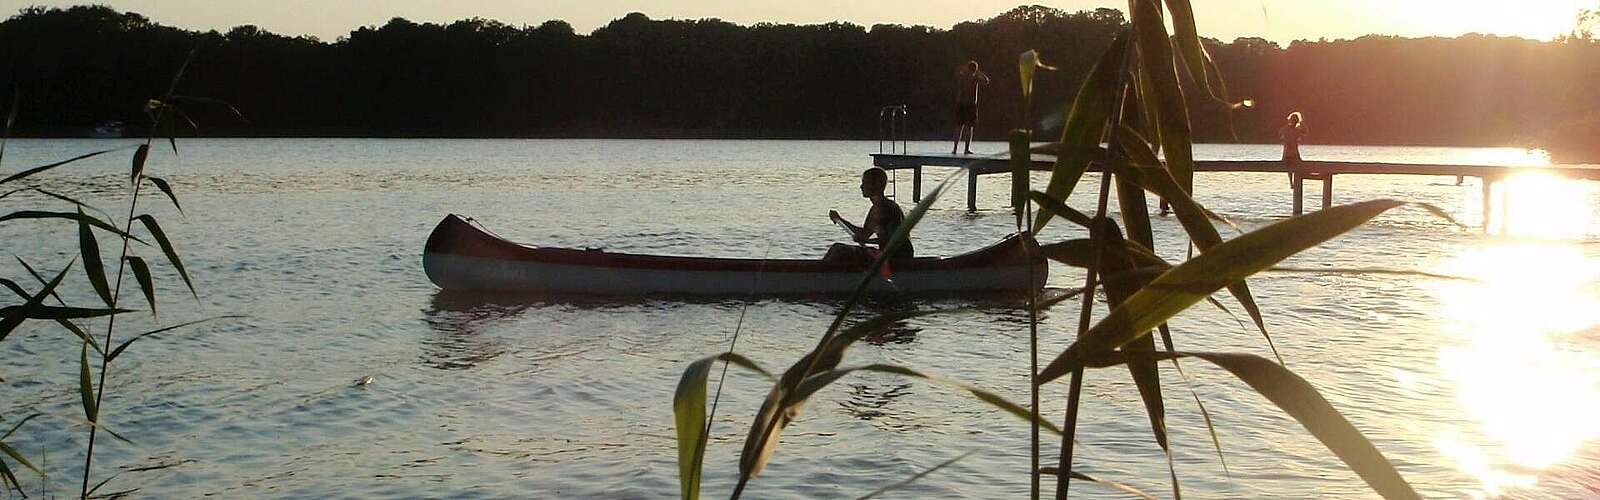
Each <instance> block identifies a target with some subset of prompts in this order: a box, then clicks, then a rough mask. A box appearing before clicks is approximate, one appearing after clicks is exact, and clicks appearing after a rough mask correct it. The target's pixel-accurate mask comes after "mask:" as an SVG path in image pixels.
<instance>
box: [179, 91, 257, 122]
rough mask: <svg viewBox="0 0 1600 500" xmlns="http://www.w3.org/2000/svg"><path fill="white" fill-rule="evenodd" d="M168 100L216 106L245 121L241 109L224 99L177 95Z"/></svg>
mask: <svg viewBox="0 0 1600 500" xmlns="http://www.w3.org/2000/svg"><path fill="white" fill-rule="evenodd" d="M168 100H169V101H172V102H175V103H190V104H206V105H211V106H216V107H219V108H223V109H226V110H228V112H230V113H233V116H236V117H238V118H239V119H241V120H243V119H244V113H240V112H239V108H236V107H233V104H229V103H228V101H224V100H222V99H215V98H211V97H196V96H189V95H175V96H171V97H169V98H168Z"/></svg>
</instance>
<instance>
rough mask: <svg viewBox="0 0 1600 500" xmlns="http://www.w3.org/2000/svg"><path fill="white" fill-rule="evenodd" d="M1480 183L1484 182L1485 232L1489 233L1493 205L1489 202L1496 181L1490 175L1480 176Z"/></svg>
mask: <svg viewBox="0 0 1600 500" xmlns="http://www.w3.org/2000/svg"><path fill="white" fill-rule="evenodd" d="M1478 183H1479V184H1483V234H1489V209H1490V207H1491V206H1492V205H1491V204H1490V203H1489V201H1490V200H1491V198H1490V197H1489V196H1490V194H1491V193H1493V191H1494V189H1493V186H1494V181H1493V180H1491V179H1490V178H1488V177H1479V178H1478Z"/></svg>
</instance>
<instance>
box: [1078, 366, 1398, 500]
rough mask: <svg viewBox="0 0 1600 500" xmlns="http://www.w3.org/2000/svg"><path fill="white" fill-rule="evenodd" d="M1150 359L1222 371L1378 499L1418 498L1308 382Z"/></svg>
mask: <svg viewBox="0 0 1600 500" xmlns="http://www.w3.org/2000/svg"><path fill="white" fill-rule="evenodd" d="M1129 357H1130V355H1125V354H1121V353H1115V354H1105V355H1099V356H1096V357H1095V359H1092V360H1089V363H1088V364H1087V366H1090V367H1094V368H1104V367H1107V366H1114V365H1117V364H1121V363H1125V362H1127V361H1128V358H1129ZM1153 357H1155V358H1157V359H1171V358H1182V357H1194V358H1200V359H1203V360H1205V361H1207V362H1210V363H1211V364H1214V365H1217V366H1219V367H1221V368H1222V369H1224V370H1227V371H1228V372H1229V373H1231V374H1233V376H1234V377H1237V378H1238V379H1239V380H1241V381H1243V382H1244V383H1245V384H1246V385H1249V386H1250V388H1251V389H1254V390H1255V391H1256V393H1258V394H1261V395H1262V396H1263V397H1265V398H1267V400H1268V401H1271V402H1272V403H1273V404H1274V405H1277V406H1278V408H1279V409H1281V410H1283V412H1284V413H1287V414H1288V415H1289V416H1290V417H1293V418H1294V419H1295V421H1297V422H1300V425H1301V426H1303V427H1305V429H1306V430H1307V431H1310V432H1311V435H1313V436H1316V438H1317V440H1318V441H1321V442H1322V444H1323V445H1324V446H1327V447H1328V450H1329V451H1332V452H1333V454H1334V455H1336V456H1338V457H1339V459H1340V460H1341V461H1343V462H1344V463H1345V465H1347V466H1349V467H1350V470H1352V471H1354V472H1355V473H1356V475H1357V476H1360V477H1361V479H1362V480H1363V481H1366V483H1367V485H1368V486H1370V487H1371V488H1372V489H1373V491H1376V492H1377V493H1378V494H1379V495H1383V497H1384V498H1421V497H1420V496H1419V495H1417V492H1416V491H1415V490H1413V489H1412V488H1411V485H1410V484H1409V483H1407V482H1406V480H1405V478H1404V477H1401V476H1400V472H1399V471H1396V470H1395V468H1394V465H1393V464H1391V463H1389V459H1388V458H1385V457H1384V456H1383V452H1380V451H1378V447H1377V446H1374V445H1373V444H1372V441H1370V440H1368V439H1367V437H1366V436H1365V435H1363V434H1362V433H1361V431H1360V430H1358V429H1356V427H1355V426H1354V425H1352V424H1351V423H1350V421H1349V420H1347V419H1345V418H1344V415H1342V414H1340V413H1339V410H1337V409H1335V408H1334V407H1333V405H1332V404H1329V403H1328V400H1327V399H1324V398H1323V397H1322V394H1321V393H1320V392H1318V391H1317V389H1316V388H1315V387H1313V386H1312V385H1311V383H1310V382H1307V381H1306V380H1305V379H1303V378H1300V376H1299V375H1295V374H1294V372H1292V371H1289V369H1287V368H1284V367H1283V366H1282V365H1279V364H1277V363H1273V362H1272V361H1271V360H1268V359H1266V358H1263V357H1260V356H1256V355H1253V354H1242V353H1218V352H1178V353H1158V354H1155V355H1153Z"/></svg>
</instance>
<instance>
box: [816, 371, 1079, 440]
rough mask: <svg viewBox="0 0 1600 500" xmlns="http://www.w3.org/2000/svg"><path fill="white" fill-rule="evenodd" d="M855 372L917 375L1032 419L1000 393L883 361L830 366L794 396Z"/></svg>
mask: <svg viewBox="0 0 1600 500" xmlns="http://www.w3.org/2000/svg"><path fill="white" fill-rule="evenodd" d="M858 371H868V372H878V373H887V374H891V375H902V376H906V377H913V378H920V379H923V380H927V381H929V382H934V383H937V384H940V385H944V386H947V387H951V388H955V389H960V390H962V391H966V392H967V393H968V394H971V395H972V396H973V397H976V398H978V400H979V401H983V402H985V403H988V404H989V405H990V406H993V407H995V408H998V409H1000V410H1001V411H1004V412H1006V413H1010V414H1011V415H1013V416H1016V417H1018V418H1021V419H1022V420H1023V421H1024V422H1028V421H1033V415H1032V412H1031V411H1030V410H1028V408H1027V407H1024V406H1022V405H1019V404H1016V403H1012V402H1011V401H1008V400H1006V398H1004V397H1001V396H1000V395H998V394H995V393H993V392H989V391H986V390H983V389H979V388H977V387H975V386H972V385H970V384H967V383H965V382H960V381H957V380H954V379H949V378H945V377H942V376H939V375H934V374H931V373H926V372H921V371H917V370H913V369H910V368H906V367H903V366H898V365H890V364H882V363H878V364H871V365H865V366H857V367H851V368H836V369H832V370H827V371H823V372H818V373H817V374H816V375H812V376H811V377H810V378H807V379H806V380H805V381H804V382H802V383H801V384H800V386H799V387H798V388H797V389H796V391H795V395H796V397H798V398H801V399H806V398H810V397H811V396H812V395H814V394H816V393H817V391H819V390H822V388H824V387H827V386H828V385H829V384H832V383H833V382H835V381H837V380H839V379H840V378H843V377H844V376H845V375H849V374H851V373H855V372H858ZM1037 422H1038V423H1039V427H1040V428H1043V429H1045V430H1048V431H1050V432H1051V433H1053V434H1057V435H1060V434H1061V428H1060V427H1057V426H1056V425H1055V424H1054V423H1051V422H1050V421H1049V420H1047V419H1045V418H1042V417H1041V418H1040V419H1039V420H1038V421H1037Z"/></svg>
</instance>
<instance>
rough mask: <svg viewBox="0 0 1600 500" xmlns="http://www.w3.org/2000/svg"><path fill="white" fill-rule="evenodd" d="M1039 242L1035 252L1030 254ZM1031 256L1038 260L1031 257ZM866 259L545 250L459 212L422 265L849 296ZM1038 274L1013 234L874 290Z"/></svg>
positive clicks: (453, 275) (542, 283)
mask: <svg viewBox="0 0 1600 500" xmlns="http://www.w3.org/2000/svg"><path fill="white" fill-rule="evenodd" d="M1025 245H1028V246H1032V248H1033V250H1034V251H1033V252H1031V253H1030V252H1027V251H1026V250H1027V247H1026V246H1025ZM1030 255H1031V258H1030V257H1029V256H1030ZM866 266H867V265H866V264H865V263H839V262H825V261H823V260H821V259H814V260H813V259H735V258H711V257H680V256H665V255H640V254H627V253H614V252H607V251H604V250H577V249H568V248H545V247H536V246H530V245H523V244H518V243H514V242H511V241H509V240H506V239H504V238H501V237H499V236H496V235H495V234H494V233H491V232H489V230H487V229H484V228H483V227H482V226H480V225H479V224H477V223H476V222H475V221H472V220H470V219H466V218H463V217H461V216H458V215H455V214H450V215H448V216H445V218H444V220H443V221H440V222H439V225H438V226H437V227H435V228H434V229H433V234H431V235H429V236H428V243H427V246H426V247H425V248H424V249H423V252H422V267H423V269H424V270H425V271H426V272H427V273H428V279H430V280H432V281H433V283H434V284H435V285H438V286H439V288H443V289H445V290H451V291H497V292H523V293H548V294H584V295H674V294H679V295H745V294H758V295H841V294H849V293H851V292H853V291H854V290H855V287H856V286H857V285H858V284H859V283H860V281H861V277H862V273H863V272H864V271H865V270H866ZM1030 267H1031V269H1032V272H1033V277H1032V283H1033V286H1034V288H1035V289H1039V288H1042V287H1043V285H1044V282H1045V278H1046V276H1047V273H1048V266H1047V265H1046V264H1045V260H1044V257H1043V256H1042V254H1041V253H1040V252H1039V251H1038V244H1037V243H1034V242H1033V241H1032V240H1031V239H1026V240H1025V239H1023V238H1022V237H1019V236H1016V235H1012V236H1009V237H1007V238H1005V239H1002V240H1001V241H999V242H998V243H995V244H993V245H990V246H987V247H984V248H981V249H978V250H975V251H972V252H968V253H965V254H961V255H956V256H952V257H924V258H917V259H912V260H911V262H908V263H904V264H901V265H897V266H894V268H893V270H892V271H893V273H892V276H891V278H890V279H884V278H882V277H877V276H875V277H873V278H872V282H871V284H870V285H868V288H867V291H868V293H870V294H873V295H928V294H933V295H940V294H962V293H971V292H1020V291H1023V290H1026V289H1027V288H1028V285H1029V282H1030V281H1029V276H1028V274H1029V270H1030Z"/></svg>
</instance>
